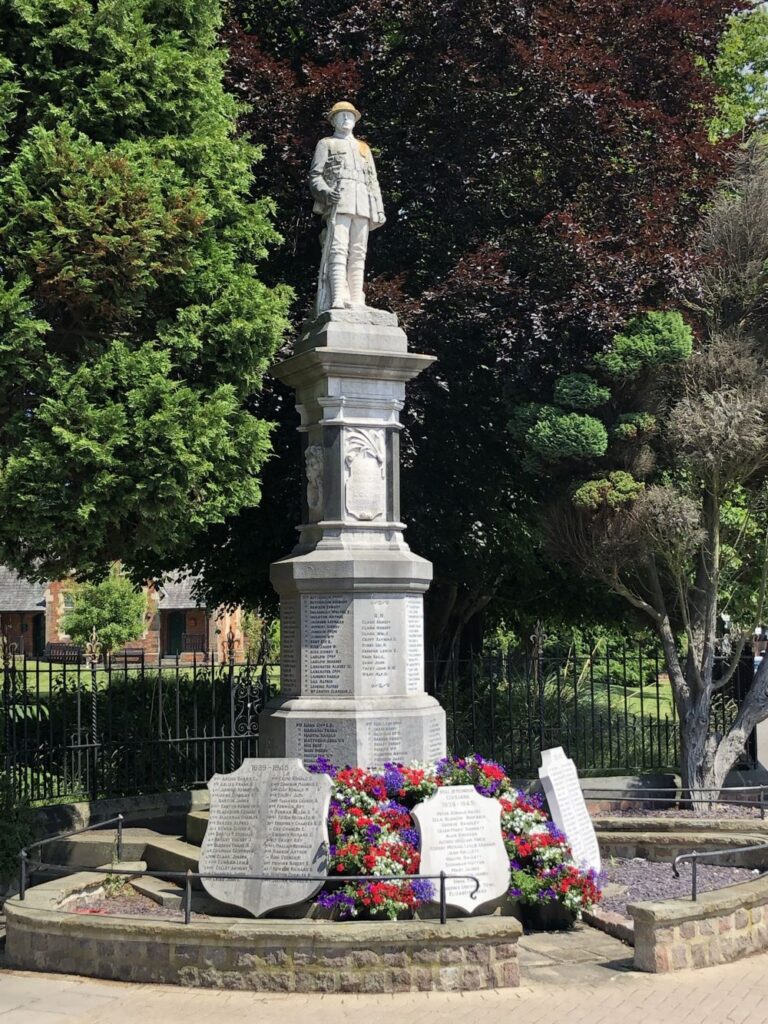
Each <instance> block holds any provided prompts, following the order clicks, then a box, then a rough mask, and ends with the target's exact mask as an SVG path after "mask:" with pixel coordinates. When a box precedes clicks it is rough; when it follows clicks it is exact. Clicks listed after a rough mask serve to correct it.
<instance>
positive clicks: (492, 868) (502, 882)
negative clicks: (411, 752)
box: [413, 786, 509, 912]
mask: <svg viewBox="0 0 768 1024" xmlns="http://www.w3.org/2000/svg"><path fill="white" fill-rule="evenodd" d="M413 816H414V818H415V819H416V821H417V823H418V826H419V832H420V834H421V868H420V870H421V873H422V874H424V875H429V874H439V872H441V871H445V873H446V874H448V875H469V876H472V877H471V878H451V879H448V880H447V881H446V899H447V901H448V902H449V903H451V904H453V905H454V906H458V907H461V908H462V909H463V910H466V911H468V912H471V911H472V910H474V909H476V908H477V907H479V906H480V905H481V904H483V903H486V902H487V901H489V900H492V899H496V898H498V897H499V896H502V895H503V894H504V893H505V892H506V891H507V886H508V885H509V856H508V854H507V852H506V850H505V848H504V839H503V837H502V834H501V804H500V803H499V802H498V800H493V799H490V798H489V797H484V796H481V795H480V794H479V793H478V792H477V790H476V789H475V787H474V786H445V787H443V788H442V789H439V790H438V791H437V793H436V794H435V795H434V796H433V797H431V798H430V799H429V800H425V801H424V802H423V803H421V804H417V806H416V807H415V808H414V809H413ZM473 878H475V879H477V881H478V882H479V883H480V888H479V890H478V891H477V892H476V893H475V898H474V899H473V898H472V893H473V891H474V890H475V883H474V881H473V880H472V879H473Z"/></svg>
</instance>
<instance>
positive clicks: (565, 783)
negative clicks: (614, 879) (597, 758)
mask: <svg viewBox="0 0 768 1024" xmlns="http://www.w3.org/2000/svg"><path fill="white" fill-rule="evenodd" d="M539 778H540V779H541V784H542V786H543V787H544V795H545V796H546V798H547V803H548V804H549V813H550V814H551V815H552V820H553V821H554V823H555V824H556V825H557V827H558V828H559V829H560V831H561V832H564V833H565V836H566V838H567V840H568V842H569V843H570V844H571V850H572V851H573V858H574V860H575V861H576V863H577V864H579V865H586V866H587V867H589V868H594V869H595V871H599V870H600V848H599V846H598V845H597V836H596V835H595V828H594V825H593V824H592V819H591V818H590V816H589V811H588V810H587V805H586V803H585V802H584V794H583V793H582V791H581V786H580V785H579V775H578V772H577V771H576V765H575V764H574V763H573V761H572V760H571V759H570V758H569V757H566V756H565V751H564V750H563V748H562V747H553V748H552V749H551V750H542V752H541V768H539Z"/></svg>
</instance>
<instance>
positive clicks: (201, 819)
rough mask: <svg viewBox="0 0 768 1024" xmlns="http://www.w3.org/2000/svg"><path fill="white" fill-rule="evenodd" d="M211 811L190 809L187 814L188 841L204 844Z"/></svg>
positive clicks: (197, 844) (198, 844)
mask: <svg viewBox="0 0 768 1024" xmlns="http://www.w3.org/2000/svg"><path fill="white" fill-rule="evenodd" d="M210 817H211V812H210V811H189V813H188V814H187V842H188V843H194V844H195V845H196V846H202V845H203V839H205V833H206V830H207V828H208V821H209V820H210Z"/></svg>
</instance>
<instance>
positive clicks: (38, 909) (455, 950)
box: [5, 875, 522, 992]
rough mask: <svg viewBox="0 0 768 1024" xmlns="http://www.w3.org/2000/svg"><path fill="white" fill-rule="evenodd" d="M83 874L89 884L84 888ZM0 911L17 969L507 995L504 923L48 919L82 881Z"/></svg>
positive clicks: (511, 961) (512, 938) (510, 921)
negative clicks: (504, 991) (494, 991)
mask: <svg viewBox="0 0 768 1024" xmlns="http://www.w3.org/2000/svg"><path fill="white" fill-rule="evenodd" d="M94 877H95V876H93V875H91V876H90V879H91V884H93V879H94ZM74 882H75V883H76V884H73V877H70V878H69V879H59V880H56V881H55V882H46V883H44V884H43V885H39V886H35V887H34V888H33V889H31V890H30V891H29V892H28V894H27V899H26V900H24V901H23V902H22V901H20V900H19V899H18V898H17V897H16V898H14V899H12V900H9V901H8V902H7V903H6V905H5V913H6V922H7V940H6V956H7V960H8V963H9V965H10V966H13V967H19V968H23V969H27V970H41V971H53V972H64V973H68V974H83V975H87V976H91V977H98V978H112V979H119V980H124V981H139V982H170V983H172V984H179V985H193V986H204V987H209V988H233V989H252V990H257V991H269V992H410V991H423V992H428V991H457V990H473V989H474V990H476V989H487V988H508V987H512V986H516V985H519V983H520V974H519V967H518V957H517V942H518V939H519V937H520V935H521V934H522V929H521V926H520V924H519V922H518V921H516V920H515V919H514V918H509V917H504V918H501V917H479V918H463V919H458V920H450V921H449V922H448V923H447V924H445V925H440V924H436V923H432V922H431V921H395V922H392V921H382V922H378V923H374V922H365V923H364V922H349V923H340V922H330V921H305V920H302V921H278V920H274V919H272V920H266V919H263V918H262V919H260V920H242V919H231V918H226V919H225V918H210V919H208V920H207V921H201V920H195V919H194V918H193V921H192V923H191V924H189V925H184V924H181V923H178V922H175V921H165V920H158V919H151V918H143V919H142V918H128V917H113V918H110V917H102V916H96V915H94V916H93V917H88V916H85V915H77V914H71V913H65V912H62V911H61V910H56V909H54V908H55V907H57V906H59V905H60V904H61V902H62V901H63V900H64V899H67V898H71V897H72V896H73V894H74V893H75V892H76V891H82V890H83V887H84V885H86V884H87V882H88V878H87V877H86V876H85V875H80V876H78V878H77V879H74Z"/></svg>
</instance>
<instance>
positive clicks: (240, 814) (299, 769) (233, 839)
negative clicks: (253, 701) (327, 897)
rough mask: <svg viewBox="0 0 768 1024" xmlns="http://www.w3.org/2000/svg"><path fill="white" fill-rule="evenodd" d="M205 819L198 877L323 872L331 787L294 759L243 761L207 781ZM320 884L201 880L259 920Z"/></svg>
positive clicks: (311, 892)
mask: <svg viewBox="0 0 768 1024" xmlns="http://www.w3.org/2000/svg"><path fill="white" fill-rule="evenodd" d="M208 789H209V791H210V794H211V815H210V821H209V823H208V829H207V831H206V833H205V839H204V840H203V846H202V850H201V852H200V872H201V874H205V873H206V872H209V873H213V874H215V873H216V872H221V873H222V874H240V873H243V874H249V875H325V874H326V873H327V870H328V825H327V819H328V805H329V803H330V799H331V789H332V783H331V780H330V778H329V777H328V776H327V775H313V774H310V773H309V772H308V771H306V769H305V768H304V766H303V765H302V763H301V761H299V760H298V759H296V758H248V759H246V760H245V761H243V763H242V765H241V766H240V768H238V769H237V771H235V772H231V773H230V774H228V775H214V776H213V778H212V779H211V780H210V782H209V783H208ZM322 884H323V883H322V882H282V881H253V880H250V881H249V880H246V879H237V880H235V879H213V878H207V879H206V878H204V879H203V885H204V887H205V889H206V890H207V891H208V892H209V893H210V895H211V896H213V897H214V898H215V899H217V900H220V901H221V902H222V903H231V904H233V905H234V906H236V907H242V908H243V909H245V910H248V911H250V912H251V913H252V914H253V915H254V917H259V916H261V915H262V914H265V913H267V912H268V911H270V910H277V909H279V908H281V907H289V906H292V905H293V904H295V903H303V902H304V901H305V900H309V899H311V898H312V897H313V896H314V895H315V893H317V892H318V891H319V890H320V888H321V886H322Z"/></svg>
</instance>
